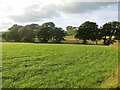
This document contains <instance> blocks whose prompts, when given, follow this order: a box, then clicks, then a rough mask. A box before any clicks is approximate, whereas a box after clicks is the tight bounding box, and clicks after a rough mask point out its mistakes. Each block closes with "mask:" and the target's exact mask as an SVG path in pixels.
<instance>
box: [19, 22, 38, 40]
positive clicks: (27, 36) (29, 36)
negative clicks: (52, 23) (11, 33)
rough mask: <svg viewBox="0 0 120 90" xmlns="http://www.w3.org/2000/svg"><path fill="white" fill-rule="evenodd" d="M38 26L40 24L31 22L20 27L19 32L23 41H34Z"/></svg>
mask: <svg viewBox="0 0 120 90" xmlns="http://www.w3.org/2000/svg"><path fill="white" fill-rule="evenodd" d="M38 27H39V25H38V24H30V25H26V26H24V27H22V28H20V29H19V31H20V32H19V34H20V36H21V41H24V42H33V39H34V38H35V37H36V31H37V28H38Z"/></svg>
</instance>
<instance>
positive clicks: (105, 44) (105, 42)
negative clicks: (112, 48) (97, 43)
mask: <svg viewBox="0 0 120 90" xmlns="http://www.w3.org/2000/svg"><path fill="white" fill-rule="evenodd" d="M103 43H104V45H106V36H105V38H104V42H103Z"/></svg>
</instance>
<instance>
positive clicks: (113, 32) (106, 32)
mask: <svg viewBox="0 0 120 90" xmlns="http://www.w3.org/2000/svg"><path fill="white" fill-rule="evenodd" d="M101 35H102V37H103V40H104V42H103V43H104V44H105V45H109V44H110V43H112V37H113V36H116V37H119V35H120V22H118V21H113V22H108V23H105V24H104V25H103V27H102V29H101ZM107 36H108V37H109V38H108V39H107Z"/></svg>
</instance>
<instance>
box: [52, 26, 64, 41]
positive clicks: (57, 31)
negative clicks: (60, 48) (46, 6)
mask: <svg viewBox="0 0 120 90" xmlns="http://www.w3.org/2000/svg"><path fill="white" fill-rule="evenodd" d="M64 36H65V33H64V30H63V29H62V28H57V27H55V28H54V30H53V35H52V39H53V40H55V42H58V43H59V42H60V41H61V40H64Z"/></svg>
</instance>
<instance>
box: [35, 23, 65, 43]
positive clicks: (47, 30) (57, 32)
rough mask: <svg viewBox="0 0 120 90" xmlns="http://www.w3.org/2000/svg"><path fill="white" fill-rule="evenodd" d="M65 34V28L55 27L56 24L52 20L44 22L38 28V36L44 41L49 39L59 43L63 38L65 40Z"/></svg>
mask: <svg viewBox="0 0 120 90" xmlns="http://www.w3.org/2000/svg"><path fill="white" fill-rule="evenodd" d="M64 36H65V34H64V30H63V29H62V28H57V27H55V24H54V23H52V22H48V23H44V24H42V25H41V26H40V27H39V28H38V30H37V37H38V39H39V41H40V42H43V43H46V42H48V41H49V40H52V41H54V42H57V43H59V42H60V41H61V40H64Z"/></svg>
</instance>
